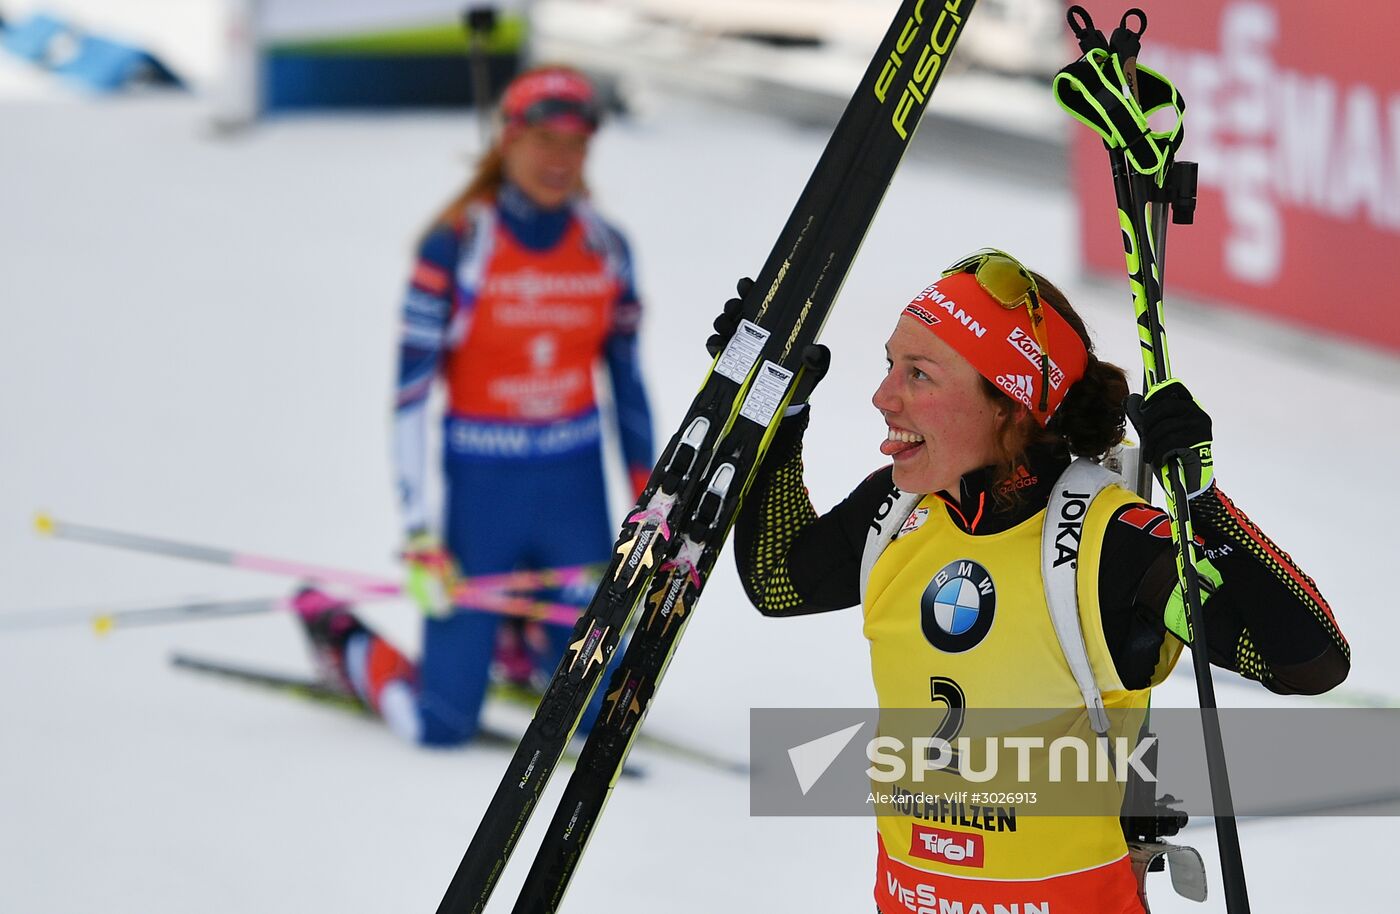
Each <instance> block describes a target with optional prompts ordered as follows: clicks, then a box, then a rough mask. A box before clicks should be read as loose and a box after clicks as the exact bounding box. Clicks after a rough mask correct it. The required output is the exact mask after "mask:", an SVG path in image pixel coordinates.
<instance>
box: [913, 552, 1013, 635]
mask: <svg viewBox="0 0 1400 914" xmlns="http://www.w3.org/2000/svg"><path fill="white" fill-rule="evenodd" d="M996 608H997V591H996V585H995V584H994V583H992V576H991V575H990V574H988V573H987V569H985V568H983V567H982V566H981V565H979V564H978V563H976V562H974V561H972V560H971V559H958V560H957V561H955V562H949V563H948V564H947V565H944V566H943V567H942V568H941V569H939V571H938V573H937V574H935V575H934V576H933V580H931V581H929V583H928V586H927V587H925V588H924V593H923V596H922V597H920V598H919V610H920V613H921V625H922V627H923V631H924V637H925V638H927V639H928V643H929V644H932V645H933V646H934V647H936V648H937V649H938V650H940V651H944V652H946V653H949V654H961V653H962V652H963V651H968V650H971V649H972V648H974V647H976V646H977V645H978V644H980V643H981V642H982V639H983V638H985V637H987V632H989V631H991V629H992V619H993V617H994V616H995V615H996Z"/></svg>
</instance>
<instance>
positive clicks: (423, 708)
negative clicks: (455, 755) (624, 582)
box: [395, 184, 652, 744]
mask: <svg viewBox="0 0 1400 914" xmlns="http://www.w3.org/2000/svg"><path fill="white" fill-rule="evenodd" d="M641 310H642V308H641V303H640V301H639V300H638V297H637V293H636V288H635V285H634V281H633V272H632V262H631V255H630V253H629V251H628V247H627V244H626V241H625V240H624V239H623V237H622V235H621V234H620V233H619V232H618V231H617V230H616V229H615V228H613V227H612V226H610V225H609V224H607V223H606V222H604V221H603V220H602V219H601V218H600V217H599V216H598V215H597V214H596V213H595V212H594V211H593V209H592V208H591V207H590V206H589V205H588V203H587V202H585V201H583V200H575V201H573V202H571V203H569V204H567V205H565V206H564V207H562V208H560V209H558V210H544V209H541V208H540V207H538V206H537V205H536V204H534V203H533V202H532V201H530V200H529V198H527V197H526V196H525V194H524V193H523V192H521V191H520V190H519V189H518V188H516V187H514V186H513V185H510V184H506V185H505V186H504V187H503V188H502V189H501V191H500V192H499V194H498V195H497V197H496V199H495V200H494V201H486V202H478V203H473V204H469V205H468V206H467V207H466V208H465V210H464V211H463V212H462V213H460V214H459V216H458V218H457V219H456V220H454V221H453V222H452V223H450V224H446V225H440V226H438V227H437V228H435V229H434V230H433V231H432V232H431V233H429V235H428V236H427V237H426V238H425V239H424V241H423V243H422V245H421V247H420V249H419V252H418V260H417V263H416V266H415V267H414V271H413V278H412V281H411V283H410V286H409V290H408V295H407V298H406V300H405V303H404V311H403V336H402V345H401V348H400V361H399V365H400V368H399V384H398V405H397V410H396V416H395V442H396V444H395V457H396V463H397V469H398V477H399V486H400V495H401V500H402V508H403V515H404V519H405V524H406V526H407V528H408V529H409V530H410V531H412V530H416V529H423V528H427V527H430V526H432V523H431V517H430V511H429V507H428V504H427V498H426V492H425V486H424V482H425V478H426V475H427V474H426V465H427V456H426V450H427V448H426V439H427V400H428V393H429V390H430V388H431V387H432V384H433V382H434V381H435V380H436V379H437V378H439V377H441V378H442V379H443V380H444V381H445V382H446V388H447V390H446V392H447V410H446V414H445V416H444V417H443V468H444V476H445V480H446V490H447V491H446V506H445V511H444V517H443V524H442V526H443V530H444V540H445V542H446V545H447V548H448V550H449V551H450V552H451V553H452V556H453V558H454V559H455V560H456V562H457V563H458V566H459V567H460V570H461V572H462V573H463V574H464V575H468V576H470V575H479V574H491V573H495V572H504V571H512V570H517V569H539V568H549V567H557V566H562V565H574V564H580V563H585V562H606V561H607V559H608V557H609V554H610V551H611V547H612V524H611V523H610V522H609V518H608V512H607V499H606V495H605V492H604V484H603V477H604V474H603V462H602V434H601V433H602V428H601V420H600V415H599V408H598V404H597V400H596V396H595V390H594V381H593V378H594V369H595V367H596V366H597V364H598V362H599V361H602V362H603V363H604V364H605V365H606V367H607V369H608V374H609V375H610V377H611V381H612V393H613V402H614V404H615V406H616V413H617V422H618V430H619V437H620V443H621V448H622V453H623V457H624V460H625V461H626V464H627V469H628V475H629V478H630V479H631V480H632V483H633V485H634V487H635V486H637V485H638V484H639V483H642V482H645V480H646V477H647V475H648V474H649V473H650V471H651V463H652V433H651V414H650V410H649V408H648V405H647V398H646V393H645V390H644V388H643V385H642V379H641V372H640V370H639V356H638V346H637V329H638V324H639V321H640V317H641ZM499 622H500V617H499V616H496V615H492V614H489V613H485V612H474V611H471V609H470V607H463V608H461V611H459V612H457V613H455V614H454V615H452V616H451V617H449V618H446V619H428V620H427V621H426V623H425V626H426V627H425V631H424V646H423V657H422V660H421V662H420V664H419V668H418V671H417V677H416V678H417V690H416V693H417V697H418V701H417V713H418V718H419V720H418V728H417V736H418V739H419V740H420V741H421V742H424V743H429V744H452V743H458V742H462V741H465V740H468V739H470V738H471V737H472V735H473V734H474V733H475V732H476V727H477V717H478V715H479V712H480V708H481V703H482V700H483V698H484V696H485V691H486V687H487V682H488V672H489V667H490V663H491V658H492V653H493V650H494V646H495V643H496V628H497V625H498V624H499ZM546 629H547V631H548V634H549V636H550V637H549V642H550V650H549V651H548V652H547V656H543V657H541V658H539V660H540V666H541V667H542V668H545V669H551V670H552V669H553V667H554V666H555V665H556V664H557V662H558V660H559V657H560V656H562V654H563V650H564V647H565V642H566V640H567V636H568V633H569V631H568V629H566V628H564V627H562V626H547V627H546ZM598 694H599V696H600V697H601V694H602V690H601V689H600V690H599V693H598ZM395 729H396V730H400V729H401V726H400V725H396V726H395Z"/></svg>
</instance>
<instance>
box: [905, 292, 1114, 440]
mask: <svg viewBox="0 0 1400 914" xmlns="http://www.w3.org/2000/svg"><path fill="white" fill-rule="evenodd" d="M1041 310H1042V313H1043V314H1044V316H1045V318H1044V319H1045V333H1046V339H1047V340H1048V341H1049V349H1050V398H1049V404H1050V408H1049V409H1048V410H1046V411H1045V412H1044V413H1041V412H1040V411H1039V410H1037V409H1036V407H1037V406H1039V405H1040V392H1041V391H1040V388H1041V384H1042V380H1041V366H1040V346H1039V345H1038V344H1037V343H1036V341H1035V334H1033V333H1032V332H1031V319H1030V314H1029V312H1028V311H1027V310H1026V308H1025V307H1024V306H1020V307H1017V308H1005V307H1002V305H1001V304H1000V303H999V302H998V301H997V300H996V299H994V298H992V296H990V295H988V294H987V292H986V290H984V289H983V288H982V286H981V285H980V284H979V283H978V282H977V277H976V276H975V275H973V274H972V273H954V274H953V275H952V276H945V277H944V278H942V279H940V280H939V281H938V282H936V283H934V284H933V285H931V286H929V287H928V288H927V289H925V290H924V291H922V292H920V293H919V294H918V296H917V297H916V298H915V299H914V300H913V301H911V302H910V303H909V304H908V305H907V306H905V308H904V313H905V314H907V315H909V316H910V317H912V318H914V319H915V320H917V321H918V322H919V323H920V324H922V325H923V326H925V327H927V328H928V329H929V330H931V331H932V332H933V334H934V335H935V336H937V337H938V338H939V339H940V340H942V341H943V342H945V343H947V344H948V345H949V346H952V347H953V349H954V350H956V351H957V353H958V355H960V356H962V357H963V358H965V359H967V361H968V362H969V363H971V365H972V367H973V368H976V369H977V371H978V372H979V373H980V374H981V375H982V377H984V378H986V379H987V380H988V381H991V382H992V383H993V384H995V385H996V386H997V388H998V389H1000V390H1003V391H1005V392H1006V394H1007V395H1008V396H1010V397H1011V399H1013V400H1015V401H1016V402H1017V403H1020V404H1021V405H1022V406H1024V407H1025V408H1026V409H1028V410H1030V411H1031V414H1032V415H1033V416H1035V418H1036V421H1037V422H1039V423H1040V424H1041V425H1044V424H1045V423H1046V422H1048V421H1050V417H1051V416H1053V415H1054V414H1055V410H1056V409H1058V408H1059V406H1060V403H1061V402H1062V401H1063V400H1064V398H1065V394H1066V393H1067V392H1068V391H1069V389H1070V387H1071V386H1072V385H1073V384H1074V382H1075V381H1078V380H1079V379H1080V378H1082V377H1084V366H1085V364H1086V363H1087V362H1088V360H1089V357H1088V354H1087V353H1086V352H1085V351H1084V342H1083V341H1082V340H1081V339H1080V338H1079V334H1077V333H1075V332H1074V329H1073V328H1072V327H1070V325H1069V324H1068V323H1067V322H1066V321H1065V319H1064V318H1063V317H1061V316H1060V313H1059V312H1058V311H1056V310H1055V309H1054V308H1052V307H1050V306H1049V304H1045V306H1044V307H1043V308H1042V309H1041Z"/></svg>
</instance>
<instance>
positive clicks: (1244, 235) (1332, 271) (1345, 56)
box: [1066, 0, 1400, 351]
mask: <svg viewBox="0 0 1400 914" xmlns="http://www.w3.org/2000/svg"><path fill="white" fill-rule="evenodd" d="M1082 5H1083V6H1085V8H1087V9H1088V10H1089V11H1090V13H1091V14H1092V15H1093V16H1094V23H1095V25H1096V26H1098V27H1099V28H1102V29H1103V30H1104V31H1105V33H1109V32H1110V31H1111V29H1112V28H1113V27H1114V26H1116V25H1117V23H1118V17H1119V16H1121V14H1122V12H1123V9H1124V5H1123V4H1110V3H1104V2H1087V3H1084V4H1082ZM1141 5H1142V6H1143V7H1144V8H1145V9H1146V10H1147V15H1148V28H1147V33H1146V35H1145V36H1144V44H1143V53H1142V57H1141V62H1142V63H1143V64H1144V65H1145V66H1149V67H1151V68H1153V69H1154V70H1157V71H1158V72H1160V73H1162V74H1163V75H1165V76H1166V77H1167V78H1169V79H1170V80H1171V81H1172V82H1174V83H1175V84H1176V86H1177V89H1178V90H1179V91H1180V92H1181V94H1182V96H1183V97H1184V98H1185V101H1186V119H1185V125H1186V139H1185V142H1184V144H1183V146H1182V149H1181V152H1180V153H1179V155H1178V158H1180V159H1186V160H1190V161H1195V162H1198V163H1199V164H1200V185H1199V201H1200V202H1199V206H1198V208H1197V215H1196V224H1195V225H1192V226H1174V227H1173V228H1172V230H1171V231H1170V232H1169V233H1168V242H1167V251H1166V273H1165V275H1166V284H1167V288H1168V290H1169V291H1168V296H1167V300H1168V303H1169V304H1170V298H1171V291H1173V290H1175V291H1180V292H1184V293H1188V294H1190V295H1192V296H1193V297H1200V298H1204V299H1208V300H1210V301H1213V302H1220V303H1222V304H1225V305H1227V306H1236V307H1240V308H1243V309H1247V310H1249V311H1252V312H1256V313H1259V314H1263V315H1267V316H1269V317H1275V318H1279V319H1281V320H1283V321H1287V322H1290V323H1293V324H1296V325H1302V326H1304V327H1311V328H1316V329H1319V330H1322V331H1324V332H1326V333H1328V334H1333V335H1339V336H1343V337H1347V338H1351V339H1354V340H1361V341H1364V342H1367V343H1369V344H1372V345H1377V346H1382V347H1385V348H1388V349H1391V350H1395V351H1400V308H1397V307H1395V306H1394V305H1393V304H1392V303H1391V301H1390V298H1391V295H1392V294H1393V293H1392V291H1391V288H1392V286H1393V280H1394V279H1395V278H1396V276H1397V275H1400V272H1398V271H1397V267H1398V266H1400V56H1398V55H1397V54H1396V53H1395V51H1394V48H1393V47H1392V44H1393V40H1392V37H1391V36H1393V35H1395V34H1397V32H1400V4H1391V3H1368V2H1361V0H1351V2H1342V3H1315V2H1311V0H1230V2H1225V3H1219V4H1215V3H1144V4H1141ZM1077 52H1078V49H1077V47H1076V48H1074V49H1073V50H1070V51H1067V56H1066V60H1067V61H1068V60H1069V59H1070V57H1071V56H1072V55H1073V54H1075V53H1077ZM1154 123H1155V121H1154ZM1072 129H1073V133H1072V138H1073V139H1072V142H1073V149H1072V168H1073V179H1074V185H1075V188H1076V194H1077V196H1078V198H1079V201H1080V204H1081V211H1080V224H1081V238H1082V243H1083V249H1084V258H1085V263H1086V264H1087V265H1088V267H1089V268H1090V269H1092V270H1094V271H1095V272H1103V273H1121V272H1122V270H1123V248H1122V242H1121V239H1120V236H1119V231H1118V222H1117V218H1116V215H1115V206H1114V201H1113V187H1112V180H1111V177H1110V174H1109V168H1108V161H1107V156H1106V154H1105V152H1104V150H1103V146H1102V143H1101V142H1100V141H1099V140H1098V138H1097V137H1095V136H1094V135H1093V134H1092V133H1091V132H1090V131H1089V130H1087V129H1085V128H1083V127H1081V126H1079V125H1077V124H1076V125H1074V127H1073V128H1072Z"/></svg>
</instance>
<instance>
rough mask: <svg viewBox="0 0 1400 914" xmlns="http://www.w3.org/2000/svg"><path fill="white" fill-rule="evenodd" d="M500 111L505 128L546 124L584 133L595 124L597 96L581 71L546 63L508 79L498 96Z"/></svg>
mask: <svg viewBox="0 0 1400 914" xmlns="http://www.w3.org/2000/svg"><path fill="white" fill-rule="evenodd" d="M501 115H502V116H503V117H504V118H505V122H506V130H507V131H508V132H513V131H514V130H518V129H519V128H521V127H526V126H533V125H535V124H546V125H548V126H550V127H552V128H554V129H556V130H567V131H572V132H576V133H585V134H587V133H592V132H593V131H594V130H596V129H597V127H598V120H599V111H598V99H597V95H596V94H595V93H594V91H593V85H592V83H590V82H589V81H588V79H587V78H586V77H584V76H583V74H581V73H576V72H574V71H573V70H569V69H567V68H564V67H546V68H544V69H540V70H530V71H528V72H526V73H522V74H521V75H520V76H517V77H516V78H515V79H514V80H512V81H511V84H510V85H509V86H507V87H506V91H505V94H504V95H502V96H501Z"/></svg>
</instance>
